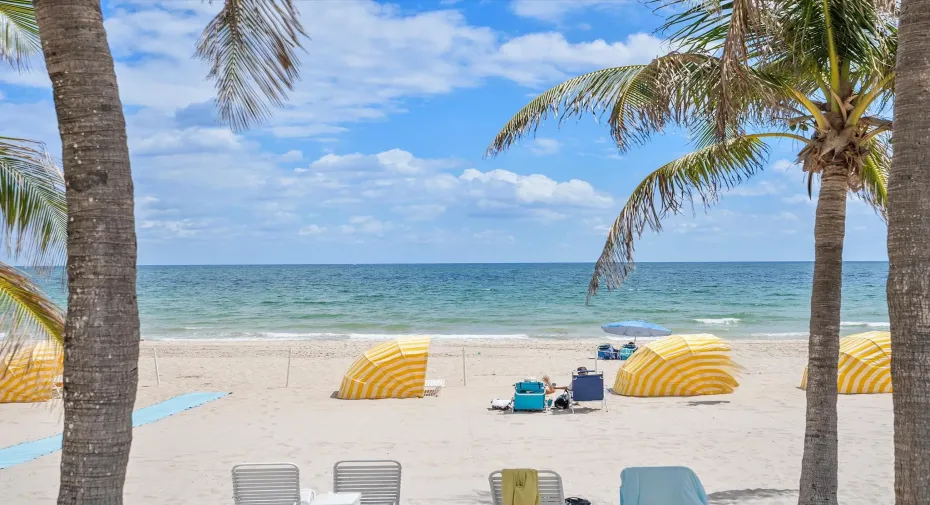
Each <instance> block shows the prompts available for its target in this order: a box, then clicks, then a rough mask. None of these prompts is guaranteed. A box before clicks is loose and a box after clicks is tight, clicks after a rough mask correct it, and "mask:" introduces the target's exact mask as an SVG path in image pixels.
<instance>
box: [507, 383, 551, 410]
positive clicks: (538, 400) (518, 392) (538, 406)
mask: <svg viewBox="0 0 930 505" xmlns="http://www.w3.org/2000/svg"><path fill="white" fill-rule="evenodd" d="M518 410H528V411H533V410H536V411H540V412H545V410H546V385H545V384H543V383H542V382H539V381H521V382H518V383H516V384H514V385H513V412H516V411H518Z"/></svg>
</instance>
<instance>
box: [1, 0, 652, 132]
mask: <svg viewBox="0 0 930 505" xmlns="http://www.w3.org/2000/svg"><path fill="white" fill-rule="evenodd" d="M539 3H544V4H548V3H551V2H539ZM193 4H194V2H151V1H149V0H145V1H142V0H138V1H128V2H124V3H123V4H121V6H122V5H126V6H127V7H129V8H122V7H120V8H115V9H114V10H113V11H112V12H111V13H109V15H108V16H107V20H106V25H107V30H108V38H109V42H110V46H111V47H113V48H114V52H115V56H116V59H117V61H116V71H117V75H118V78H119V85H120V96H121V98H122V100H123V103H124V105H128V106H141V107H145V108H154V109H157V110H162V111H166V112H171V111H174V110H176V109H180V108H185V107H189V106H195V105H198V104H204V103H209V101H210V100H212V98H213V96H214V89H213V87H212V85H211V83H210V82H208V81H206V79H205V78H206V75H207V72H208V70H209V69H208V67H207V65H206V64H204V63H203V62H200V61H198V60H196V59H193V58H191V55H192V54H193V52H194V48H195V46H196V41H197V38H198V37H199V35H200V32H201V30H202V29H203V27H204V26H206V24H207V23H208V21H209V19H210V18H211V17H212V15H213V14H214V13H216V12H217V11H218V9H219V8H220V7H221V4H222V3H221V2H212V3H197V5H193ZM300 7H301V9H302V17H303V23H304V26H305V28H306V31H307V32H308V33H310V34H311V35H312V39H311V40H309V41H307V42H306V45H307V46H308V51H307V52H306V53H305V54H301V63H302V66H301V68H302V75H301V77H302V78H301V80H300V82H298V83H297V86H296V89H295V90H294V91H293V93H291V95H290V97H289V100H288V106H287V107H286V108H285V109H281V110H276V111H275V115H274V117H273V118H272V119H271V120H270V121H269V123H268V124H267V125H266V126H265V127H264V129H265V131H268V132H270V133H271V134H272V135H275V136H278V137H287V138H309V137H320V136H325V137H327V138H332V136H333V135H334V134H339V133H342V132H344V131H345V130H346V125H347V124H349V123H353V122H358V121H369V120H373V119H380V118H383V117H385V116H386V115H388V114H393V113H401V112H403V107H402V106H401V105H400V101H401V100H402V99H405V98H410V97H419V96H429V95H436V94H444V93H448V92H451V91H453V90H455V89H459V88H464V87H474V86H478V85H480V84H482V83H483V82H484V81H485V80H486V79H489V78H505V79H509V80H512V81H515V82H517V83H519V84H524V85H531V86H538V85H542V84H548V83H551V82H554V81H555V80H559V79H564V78H566V77H567V76H569V75H572V74H576V73H578V72H582V71H587V70H592V69H594V68H599V67H604V66H614V65H623V64H629V63H638V62H646V61H648V60H649V59H650V58H652V57H653V56H654V55H656V54H657V53H658V52H659V51H661V48H660V43H659V40H658V39H656V38H655V37H653V36H652V35H648V34H635V35H631V36H629V37H628V38H626V40H624V41H622V42H621V41H604V40H594V41H582V42H577V43H573V42H569V41H567V40H566V39H565V37H564V36H563V35H561V34H560V33H554V32H547V33H530V34H526V35H520V36H516V37H509V36H507V35H505V34H502V33H498V32H495V31H494V30H492V29H491V28H488V27H485V26H476V25H471V24H469V23H468V20H467V19H466V18H465V16H464V15H463V14H462V13H460V12H458V11H455V10H438V11H429V12H412V11H408V10H406V9H401V8H399V7H396V6H392V5H385V4H381V3H377V2H373V1H367V0H366V1H340V2H313V3H312V8H311V5H310V4H309V3H307V4H305V5H304V4H302V5H300ZM0 81H2V82H7V83H11V84H17V85H24V86H37V87H44V88H48V87H49V81H48V77H47V74H46V73H45V69H44V68H38V66H37V68H36V69H34V70H33V71H32V72H30V73H27V74H24V75H19V74H16V73H14V72H4V73H3V74H0Z"/></svg>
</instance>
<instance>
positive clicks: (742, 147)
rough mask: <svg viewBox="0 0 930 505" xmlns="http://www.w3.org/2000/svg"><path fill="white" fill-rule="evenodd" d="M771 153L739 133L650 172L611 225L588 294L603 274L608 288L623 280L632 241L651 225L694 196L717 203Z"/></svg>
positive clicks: (655, 227)
mask: <svg viewBox="0 0 930 505" xmlns="http://www.w3.org/2000/svg"><path fill="white" fill-rule="evenodd" d="M767 155H768V147H767V146H766V144H765V143H764V142H763V141H762V140H760V139H758V138H756V137H753V136H741V137H736V138H733V139H731V140H728V141H726V142H721V143H718V144H714V145H711V146H708V147H705V148H703V149H699V150H697V151H695V152H692V153H690V154H687V155H685V156H683V157H681V158H679V159H677V160H675V161H672V162H671V163H668V164H666V165H663V166H662V167H659V169H657V170H656V171H654V172H652V173H651V174H649V175H648V176H646V178H645V179H644V180H643V181H642V182H641V183H640V184H639V185H638V186H637V187H636V189H634V190H633V193H632V194H631V195H630V198H629V199H628V200H627V203H626V205H624V207H623V210H622V211H621V212H620V215H619V216H617V219H616V220H614V223H613V225H612V226H611V227H610V231H609V232H608V235H607V243H606V244H605V245H604V250H603V252H602V253H601V256H600V258H598V260H597V263H596V264H595V266H594V275H593V277H592V278H591V282H590V284H589V285H588V296H589V297H590V296H593V295H595V294H597V290H598V289H599V288H600V283H601V280H603V281H604V282H605V283H606V286H607V289H614V288H617V287H619V286H620V284H621V283H622V282H623V280H624V279H625V278H626V277H627V276H628V275H629V273H630V272H631V271H632V269H633V251H634V242H635V241H636V240H637V239H639V238H640V237H641V236H642V235H643V232H644V231H645V230H646V229H647V228H648V229H650V230H652V231H654V232H659V231H661V230H662V220H663V219H664V218H665V217H667V216H668V215H670V214H672V215H674V214H680V213H682V212H683V211H684V209H685V208H686V207H688V206H691V208H692V209H693V207H694V203H695V201H696V200H697V201H699V202H700V203H701V204H702V205H703V207H704V208H705V209H706V208H707V207H709V206H711V205H713V204H714V203H716V202H717V199H718V197H719V195H720V193H721V192H723V191H726V190H728V189H730V188H732V187H734V186H736V185H738V184H740V183H741V182H742V181H744V180H745V179H747V178H749V177H751V176H753V175H755V174H756V173H758V172H760V171H761V170H762V169H763V163H764V161H765V159H766V157H767Z"/></svg>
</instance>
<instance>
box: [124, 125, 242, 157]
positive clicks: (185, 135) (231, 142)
mask: <svg viewBox="0 0 930 505" xmlns="http://www.w3.org/2000/svg"><path fill="white" fill-rule="evenodd" d="M243 141H244V139H243V138H242V137H241V136H239V135H236V134H235V133H233V132H231V131H230V130H229V129H227V128H197V127H195V128H186V129H184V130H166V131H159V132H155V133H153V134H151V135H149V136H146V137H144V138H141V139H138V138H135V137H131V138H130V141H129V146H130V149H131V152H132V154H135V155H149V154H169V153H170V154H184V153H202V152H210V151H235V150H239V149H241V148H242V142H243Z"/></svg>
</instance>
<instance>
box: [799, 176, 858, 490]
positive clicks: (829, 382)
mask: <svg viewBox="0 0 930 505" xmlns="http://www.w3.org/2000/svg"><path fill="white" fill-rule="evenodd" d="M846 173H847V170H846V167H845V166H843V165H841V164H836V165H829V166H827V167H826V168H824V170H823V178H822V180H821V185H820V196H819V197H818V199H817V216H816V221H815V223H814V285H813V288H812V292H811V322H810V342H809V344H808V362H807V363H808V364H807V367H808V368H807V421H806V427H805V430H804V456H803V458H802V460H801V485H800V490H799V491H800V493H799V496H798V504H799V505H836V490H837V440H836V424H837V420H836V366H837V361H838V359H839V354H840V308H841V301H842V300H841V299H842V293H843V239H844V238H845V236H846V191H847V188H848V184H847V177H846Z"/></svg>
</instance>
